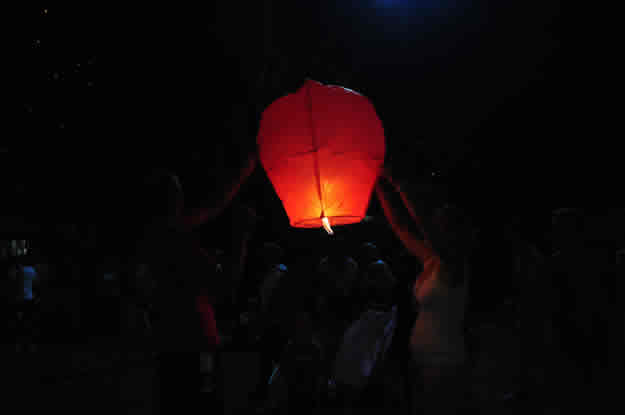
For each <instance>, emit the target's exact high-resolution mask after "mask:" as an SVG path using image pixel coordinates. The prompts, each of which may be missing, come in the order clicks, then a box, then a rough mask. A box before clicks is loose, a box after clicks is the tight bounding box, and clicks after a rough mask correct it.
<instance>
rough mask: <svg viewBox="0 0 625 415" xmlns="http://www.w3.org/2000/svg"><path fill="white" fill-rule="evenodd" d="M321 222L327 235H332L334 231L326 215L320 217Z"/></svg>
mask: <svg viewBox="0 0 625 415" xmlns="http://www.w3.org/2000/svg"><path fill="white" fill-rule="evenodd" d="M321 223H322V224H323V229H325V230H326V232H328V235H334V231H333V230H332V228H331V227H330V221H329V220H328V217H327V216H324V217H323V218H321Z"/></svg>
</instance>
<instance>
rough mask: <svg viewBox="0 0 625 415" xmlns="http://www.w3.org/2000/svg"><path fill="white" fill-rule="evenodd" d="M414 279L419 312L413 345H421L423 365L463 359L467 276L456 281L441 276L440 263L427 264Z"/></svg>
mask: <svg viewBox="0 0 625 415" xmlns="http://www.w3.org/2000/svg"><path fill="white" fill-rule="evenodd" d="M424 268H425V271H424V273H423V275H422V276H421V278H419V279H418V280H417V282H416V283H415V287H414V290H415V297H416V300H417V302H418V314H417V320H416V322H415V325H414V326H413V329H412V342H411V344H412V347H413V348H415V349H418V350H419V352H420V355H421V356H423V361H422V362H419V363H420V364H422V365H425V366H427V365H430V364H445V363H449V364H452V363H462V362H464V360H465V358H466V356H465V351H464V350H465V349H464V326H463V324H464V316H465V309H466V303H467V287H468V284H467V280H466V278H465V279H464V281H462V282H459V283H458V284H456V285H451V284H448V283H447V282H445V281H443V280H441V278H439V277H440V272H445V271H444V270H439V269H438V265H436V264H434V263H431V264H426V265H425V267H424Z"/></svg>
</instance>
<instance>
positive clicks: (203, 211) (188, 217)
mask: <svg viewBox="0 0 625 415" xmlns="http://www.w3.org/2000/svg"><path fill="white" fill-rule="evenodd" d="M257 163H258V157H257V155H256V153H255V152H253V153H251V154H250V155H249V156H248V158H247V160H246V162H245V165H244V166H243V168H242V169H241V170H240V171H239V174H238V175H237V176H236V177H235V178H234V180H232V181H231V182H230V183H229V185H228V186H227V187H226V189H225V191H224V193H223V194H222V195H221V197H219V198H218V199H217V200H215V201H214V203H213V204H212V205H211V206H205V207H201V208H193V209H188V210H187V211H186V212H185V213H184V216H183V218H182V222H183V225H184V226H185V227H188V228H193V227H196V226H199V225H201V224H203V223H205V222H208V221H210V220H212V219H215V218H216V217H218V216H219V215H220V214H221V213H222V212H223V211H224V210H226V208H227V207H228V206H229V205H230V202H232V199H234V197H235V196H236V195H237V193H238V192H239V189H240V188H241V186H242V185H243V183H244V182H245V181H246V180H247V179H248V178H249V177H250V176H251V175H252V173H253V172H254V169H255V168H256V165H257Z"/></svg>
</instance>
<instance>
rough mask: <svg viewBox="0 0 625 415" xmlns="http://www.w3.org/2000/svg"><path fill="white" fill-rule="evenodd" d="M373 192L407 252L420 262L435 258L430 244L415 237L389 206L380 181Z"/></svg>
mask: <svg viewBox="0 0 625 415" xmlns="http://www.w3.org/2000/svg"><path fill="white" fill-rule="evenodd" d="M375 191H376V195H377V197H378V199H379V200H380V204H381V205H382V210H383V211H384V216H386V219H387V220H388V222H389V224H390V225H391V229H392V230H393V232H394V233H395V235H396V236H397V237H398V238H399V240H400V241H402V243H403V244H404V246H405V247H406V249H408V251H410V252H411V253H412V254H413V255H414V256H416V257H417V258H418V259H419V260H420V261H422V262H425V261H426V260H428V259H429V258H432V257H435V256H436V253H435V252H434V250H433V249H432V247H431V246H430V244H429V243H428V242H427V241H426V240H424V239H421V238H419V237H418V236H417V235H415V233H414V232H412V231H411V230H410V229H409V227H408V224H406V223H405V222H404V221H403V220H402V219H401V218H400V216H399V214H398V213H397V211H396V210H395V209H394V208H393V206H392V204H391V201H390V194H389V193H388V191H387V190H386V189H385V188H384V186H383V184H382V183H381V182H380V181H378V182H377V183H376V187H375Z"/></svg>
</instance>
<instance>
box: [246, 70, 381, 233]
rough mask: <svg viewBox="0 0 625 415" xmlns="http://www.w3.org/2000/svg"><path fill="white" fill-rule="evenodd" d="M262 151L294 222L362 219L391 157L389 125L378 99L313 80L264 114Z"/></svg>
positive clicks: (308, 223) (309, 225)
mask: <svg viewBox="0 0 625 415" xmlns="http://www.w3.org/2000/svg"><path fill="white" fill-rule="evenodd" d="M258 148H259V156H260V160H261V163H262V165H263V167H264V168H265V170H266V172H267V175H268V176H269V179H270V181H271V183H272V184H273V187H274V189H275V190H276V193H277V194H278V197H279V198H280V200H281V201H282V203H283V206H284V208H285V210H286V213H287V215H288V216H289V221H290V224H291V226H294V227H299V228H316V227H321V226H322V220H321V219H322V217H324V216H325V217H327V218H328V219H329V222H330V225H346V224H351V223H358V222H360V221H361V220H362V219H363V218H364V217H365V215H366V211H367V207H368V205H369V200H370V198H371V194H372V191H373V186H374V184H375V181H376V179H377V177H378V175H379V173H380V169H381V167H382V164H383V163H384V153H385V145H384V130H383V128H382V122H381V121H380V119H379V118H378V116H377V114H376V112H375V109H374V107H373V105H372V104H371V102H370V101H369V100H368V99H367V98H365V97H364V96H362V95H360V94H358V93H356V92H354V91H351V90H349V89H346V88H342V87H339V86H331V85H323V84H321V83H319V82H316V81H312V80H308V81H307V82H306V83H305V84H304V85H303V86H302V88H300V89H299V90H298V91H297V92H296V93H294V94H290V95H287V96H285V97H282V98H280V99H278V100H277V101H275V102H274V103H272V104H271V105H270V106H269V107H268V108H267V110H265V112H264V113H263V117H262V120H261V125H260V130H259V135H258Z"/></svg>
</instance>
